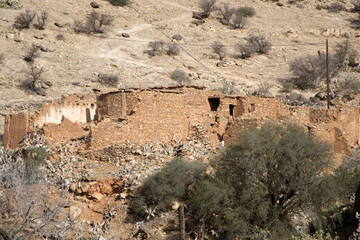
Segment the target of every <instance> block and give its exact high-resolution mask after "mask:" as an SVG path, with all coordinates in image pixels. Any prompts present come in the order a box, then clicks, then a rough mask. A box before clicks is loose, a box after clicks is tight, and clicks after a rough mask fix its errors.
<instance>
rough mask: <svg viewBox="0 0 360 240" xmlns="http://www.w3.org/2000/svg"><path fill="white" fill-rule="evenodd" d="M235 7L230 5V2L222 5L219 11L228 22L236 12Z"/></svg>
mask: <svg viewBox="0 0 360 240" xmlns="http://www.w3.org/2000/svg"><path fill="white" fill-rule="evenodd" d="M235 10H236V9H235V8H233V7H230V5H229V4H228V3H224V4H223V5H222V6H221V7H219V11H220V13H221V15H222V17H223V19H224V20H226V21H227V22H230V20H231V18H232V16H233V15H234V13H235Z"/></svg>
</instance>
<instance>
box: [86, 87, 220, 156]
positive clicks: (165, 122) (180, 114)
mask: <svg viewBox="0 0 360 240" xmlns="http://www.w3.org/2000/svg"><path fill="white" fill-rule="evenodd" d="M122 94H123V92H121V91H120V92H119V93H111V94H110V95H109V97H99V98H98V99H100V100H101V99H104V100H105V101H106V102H108V101H109V100H110V99H111V100H112V101H113V102H111V103H110V104H109V105H110V106H112V109H114V112H117V113H120V112H121V111H123V110H120V109H121V108H122V109H123V106H124V105H126V106H128V105H129V104H127V103H126V104H124V103H123V100H124V99H126V101H127V100H128V99H130V100H131V101H132V103H131V106H136V107H134V108H131V114H129V111H127V115H126V116H124V115H123V114H121V115H122V118H121V119H114V117H116V116H118V114H113V115H112V117H113V118H111V119H104V120H102V121H100V122H99V123H97V124H96V126H94V127H93V128H92V135H91V139H92V141H91V147H92V148H93V149H101V148H105V147H109V146H111V145H115V144H118V145H121V144H124V143H126V141H129V142H131V143H137V144H144V143H147V142H150V141H152V140H157V141H161V142H165V141H167V142H171V141H173V140H174V139H177V140H182V141H183V140H185V139H186V138H187V137H188V135H189V131H190V128H191V126H193V125H203V126H205V127H206V128H210V121H211V120H210V119H211V118H215V114H212V113H211V111H210V106H209V103H208V96H209V94H211V92H208V91H202V90H198V89H195V88H176V89H166V88H164V89H139V90H136V91H134V92H132V93H131V95H130V94H129V96H132V97H128V98H124V97H123V96H121V95H122ZM119 99H122V101H119ZM133 99H135V100H136V101H134V100H133ZM98 105H99V106H103V105H105V104H103V103H100V102H99V103H98ZM220 109H221V108H220Z"/></svg>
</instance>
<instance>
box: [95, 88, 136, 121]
mask: <svg viewBox="0 0 360 240" xmlns="http://www.w3.org/2000/svg"><path fill="white" fill-rule="evenodd" d="M136 102H137V99H136V94H135V93H134V91H119V92H111V93H108V94H102V95H100V96H98V97H97V116H98V120H101V119H103V118H105V117H118V118H121V117H124V116H126V115H131V114H132V112H133V109H134V107H136Z"/></svg>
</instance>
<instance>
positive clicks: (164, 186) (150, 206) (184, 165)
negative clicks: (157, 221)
mask: <svg viewBox="0 0 360 240" xmlns="http://www.w3.org/2000/svg"><path fill="white" fill-rule="evenodd" d="M204 171H205V165H204V164H202V163H199V162H189V161H187V160H185V159H182V158H174V159H173V160H171V161H170V162H168V163H167V164H166V165H165V166H164V167H163V168H162V169H161V170H160V171H159V172H157V173H155V174H153V175H151V176H149V177H148V178H147V179H146V180H145V182H144V183H143V185H142V186H141V188H140V192H139V197H138V198H136V199H135V200H134V202H133V204H132V209H133V211H134V213H135V214H136V215H138V216H140V217H144V216H146V215H147V214H149V213H152V214H156V213H158V212H161V211H166V210H168V209H169V208H170V207H171V206H172V204H173V202H174V201H185V199H186V196H187V192H188V191H189V187H190V186H191V185H192V184H194V183H195V182H196V181H197V180H198V179H199V178H200V177H201V175H202V174H203V173H204Z"/></svg>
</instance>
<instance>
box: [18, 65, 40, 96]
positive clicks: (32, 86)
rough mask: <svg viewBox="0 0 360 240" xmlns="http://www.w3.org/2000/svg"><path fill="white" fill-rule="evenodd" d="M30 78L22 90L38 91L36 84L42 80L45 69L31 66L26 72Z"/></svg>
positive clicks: (23, 84) (24, 83)
mask: <svg viewBox="0 0 360 240" xmlns="http://www.w3.org/2000/svg"><path fill="white" fill-rule="evenodd" d="M25 73H26V75H27V76H28V78H27V79H26V80H25V81H24V82H23V83H22V88H24V89H25V90H31V91H35V90H36V83H37V82H38V81H39V80H40V79H41V76H42V74H43V73H44V69H43V68H38V67H36V66H34V65H33V64H31V65H30V66H29V69H28V70H26V71H25Z"/></svg>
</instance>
